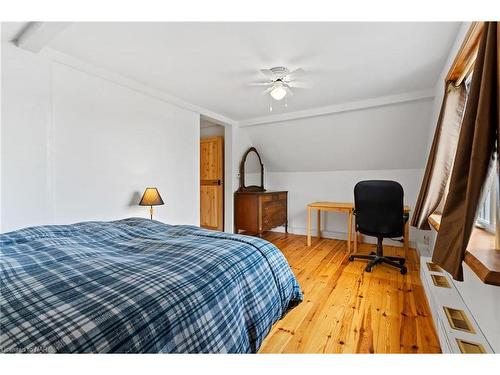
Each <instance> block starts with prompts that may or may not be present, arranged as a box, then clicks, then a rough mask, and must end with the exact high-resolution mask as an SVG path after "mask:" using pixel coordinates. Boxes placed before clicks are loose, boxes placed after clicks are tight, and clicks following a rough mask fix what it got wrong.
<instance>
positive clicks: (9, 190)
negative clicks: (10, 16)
mask: <svg viewBox="0 0 500 375" xmlns="http://www.w3.org/2000/svg"><path fill="white" fill-rule="evenodd" d="M2 78H3V82H2V173H1V176H2V228H1V230H2V232H5V231H10V230H14V229H18V228H21V227H24V226H29V225H36V224H50V223H71V222H75V221H81V220H112V219H118V218H123V217H128V216H143V217H147V216H148V208H146V207H138V206H137V205H136V204H137V203H138V201H139V199H140V195H141V194H142V192H143V190H144V188H145V187H146V186H151V185H153V186H157V187H158V188H159V190H160V193H161V194H162V196H163V199H164V201H165V203H166V205H165V206H161V207H158V208H157V209H156V218H157V219H159V220H162V221H166V222H169V223H174V224H176V223H188V224H195V225H198V224H199V124H200V122H199V121H200V118H199V114H198V113H195V112H191V111H188V110H185V109H181V108H179V107H176V106H174V105H171V104H169V103H167V102H165V101H163V100H160V99H157V98H154V97H153V96H150V95H147V94H144V93H141V92H139V91H136V90H134V89H131V88H128V87H127V86H125V85H123V84H120V83H116V82H113V81H112V80H108V79H103V78H99V77H98V76H96V75H93V74H91V73H86V72H83V71H80V70H78V69H74V68H72V67H69V66H66V65H64V64H60V63H57V62H51V61H47V60H46V59H44V58H43V57H41V56H40V55H35V54H31V53H29V52H25V51H23V50H21V49H19V48H16V47H14V46H13V45H11V44H8V43H2Z"/></svg>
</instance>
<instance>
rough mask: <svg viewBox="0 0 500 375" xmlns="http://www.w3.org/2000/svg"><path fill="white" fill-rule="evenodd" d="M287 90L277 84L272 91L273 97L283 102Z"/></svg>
mask: <svg viewBox="0 0 500 375" xmlns="http://www.w3.org/2000/svg"><path fill="white" fill-rule="evenodd" d="M285 95H286V90H285V89H284V88H283V85H282V84H276V85H275V86H274V88H273V89H272V90H271V96H272V97H273V98H274V99H275V100H281V99H283V98H284V97H285Z"/></svg>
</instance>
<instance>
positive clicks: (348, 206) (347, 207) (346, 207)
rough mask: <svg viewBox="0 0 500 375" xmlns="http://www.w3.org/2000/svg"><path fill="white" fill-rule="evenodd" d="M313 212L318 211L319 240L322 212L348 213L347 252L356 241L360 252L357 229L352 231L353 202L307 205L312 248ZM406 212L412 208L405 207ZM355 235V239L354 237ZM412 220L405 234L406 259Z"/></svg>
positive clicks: (355, 249) (355, 245)
mask: <svg viewBox="0 0 500 375" xmlns="http://www.w3.org/2000/svg"><path fill="white" fill-rule="evenodd" d="M312 210H317V216H318V238H321V211H333V212H345V213H347V218H348V224H347V251H348V252H349V253H350V252H351V240H354V252H356V251H357V250H358V236H357V232H356V229H354V232H353V231H352V226H353V224H354V223H353V213H354V203H352V202H314V203H309V204H308V205H307V246H311V214H312ZM404 212H405V213H409V212H410V207H408V206H406V205H405V206H404ZM353 235H354V239H352V236H353ZM409 237H410V220H409V219H408V220H407V221H406V224H405V227H404V233H403V244H404V245H403V246H404V249H405V257H406V253H407V252H408V248H409V243H410V238H409Z"/></svg>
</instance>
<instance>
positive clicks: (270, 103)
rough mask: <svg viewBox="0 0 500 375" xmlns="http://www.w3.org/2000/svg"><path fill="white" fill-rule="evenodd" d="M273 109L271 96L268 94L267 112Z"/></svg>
mask: <svg viewBox="0 0 500 375" xmlns="http://www.w3.org/2000/svg"><path fill="white" fill-rule="evenodd" d="M272 111H273V98H272V97H271V95H269V112H272Z"/></svg>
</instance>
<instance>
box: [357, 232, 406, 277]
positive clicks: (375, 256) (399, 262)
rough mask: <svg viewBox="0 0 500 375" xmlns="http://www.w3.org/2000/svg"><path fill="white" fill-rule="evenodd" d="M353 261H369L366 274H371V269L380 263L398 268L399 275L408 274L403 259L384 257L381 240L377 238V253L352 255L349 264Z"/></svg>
mask: <svg viewBox="0 0 500 375" xmlns="http://www.w3.org/2000/svg"><path fill="white" fill-rule="evenodd" d="M354 259H368V260H369V261H370V262H368V264H367V265H366V268H365V271H366V272H371V271H372V268H373V267H375V266H376V265H377V264H380V263H385V264H388V265H390V266H393V267H396V268H399V272H400V273H401V275H404V274H406V272H408V269H407V268H406V267H405V265H404V264H405V261H406V259H405V258H400V257H390V256H384V254H383V250H382V238H377V253H373V252H372V253H371V254H370V255H357V254H354V255H351V256H349V261H350V262H352V261H353V260H354Z"/></svg>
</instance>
